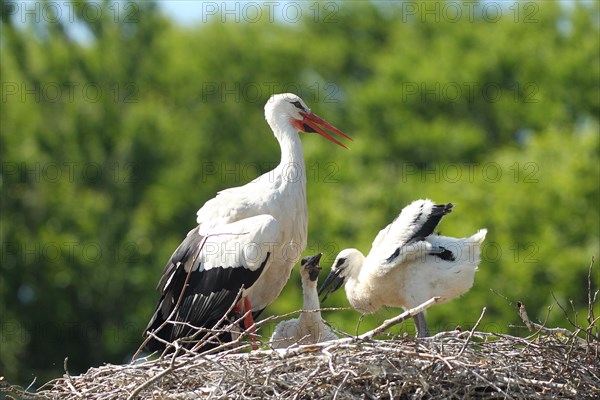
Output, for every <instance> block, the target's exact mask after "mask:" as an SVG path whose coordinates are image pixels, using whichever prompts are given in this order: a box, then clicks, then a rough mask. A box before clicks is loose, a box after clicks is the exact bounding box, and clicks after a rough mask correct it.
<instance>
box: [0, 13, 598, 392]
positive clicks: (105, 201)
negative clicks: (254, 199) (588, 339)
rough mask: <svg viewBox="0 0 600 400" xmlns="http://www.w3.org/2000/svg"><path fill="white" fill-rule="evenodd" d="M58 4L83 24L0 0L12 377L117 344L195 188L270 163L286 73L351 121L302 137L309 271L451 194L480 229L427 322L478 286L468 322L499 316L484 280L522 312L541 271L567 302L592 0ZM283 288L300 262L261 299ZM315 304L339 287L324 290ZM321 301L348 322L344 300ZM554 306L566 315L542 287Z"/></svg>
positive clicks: (136, 325) (588, 104)
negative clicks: (489, 11)
mask: <svg viewBox="0 0 600 400" xmlns="http://www.w3.org/2000/svg"><path fill="white" fill-rule="evenodd" d="M19 4H20V3H19ZM44 4H45V3H44ZM73 4H77V6H76V7H75V11H76V15H77V21H78V24H80V25H81V26H80V28H82V29H85V30H87V32H88V34H89V36H90V38H91V39H89V40H88V41H86V42H84V43H80V42H78V41H76V40H74V39H73V33H72V28H73V26H74V24H73V23H69V21H66V20H64V19H63V20H60V19H59V22H58V23H52V22H48V21H45V23H44V21H42V22H41V23H38V24H30V25H27V26H23V25H19V24H16V23H15V22H14V21H13V20H11V19H10V18H7V17H6V15H3V18H2V27H1V29H2V38H1V39H0V54H1V57H0V70H1V73H2V104H1V105H2V107H1V109H0V124H1V136H0V158H1V162H2V171H1V172H2V174H1V181H0V185H1V189H2V203H1V206H2V209H1V211H2V216H1V222H2V223H1V224H0V234H1V236H2V256H1V271H2V272H1V279H0V299H1V301H0V311H1V315H2V319H1V324H2V327H1V329H0V345H1V346H2V347H1V351H0V369H1V370H2V371H3V372H2V374H3V375H4V376H5V377H6V378H7V379H9V380H10V381H14V382H19V383H21V384H28V383H29V382H30V381H31V380H32V379H33V377H34V376H37V377H38V382H40V381H44V380H46V379H48V378H51V377H55V376H57V375H59V374H61V370H62V365H63V359H64V357H66V356H68V357H69V365H70V371H71V372H72V373H75V372H81V371H83V370H85V369H86V368H87V367H89V366H92V365H99V364H101V363H103V362H127V361H128V360H129V357H130V356H131V354H132V353H133V352H134V351H135V350H136V349H137V346H138V345H139V343H140V341H141V333H142V331H143V329H144V327H145V325H146V323H147V321H148V318H149V317H150V315H151V313H152V310H153V307H154V305H155V301H156V299H157V293H156V292H155V291H154V286H155V284H156V282H157V279H158V277H159V274H160V272H161V270H162V267H163V265H164V262H165V261H166V260H167V259H168V257H169V256H170V254H171V252H172V251H173V250H174V249H175V247H176V246H177V245H178V244H179V242H180V240H181V239H182V238H183V236H184V235H185V234H186V233H187V231H188V230H189V229H190V228H192V227H193V225H194V219H195V212H196V210H197V209H198V208H199V207H200V206H201V205H202V204H203V203H204V201H206V200H208V199H210V198H211V197H213V196H214V195H215V193H216V192H217V191H218V190H220V189H223V188H226V187H230V186H236V185H241V184H244V183H246V182H248V181H249V180H251V179H253V178H254V177H256V176H257V175H259V174H261V173H263V172H266V171H267V170H269V169H270V168H271V167H272V166H273V165H275V164H276V163H277V162H278V161H279V149H278V146H277V143H276V141H275V140H274V139H273V138H272V137H271V136H270V133H269V129H268V127H267V125H266V123H265V122H264V118H263V115H262V113H263V112H262V107H263V105H264V102H265V101H266V100H267V99H268V97H269V96H270V95H271V94H272V93H277V92H282V91H294V92H297V93H298V94H300V95H301V96H302V97H303V98H304V99H305V100H306V101H307V103H308V104H309V105H310V106H312V108H313V110H315V111H316V112H317V113H319V114H321V115H322V116H324V117H326V118H327V119H328V120H329V121H331V122H332V123H334V124H335V125H336V126H338V127H339V128H341V129H343V130H344V131H346V132H347V133H349V134H350V135H351V136H352V137H353V138H354V139H355V141H354V142H353V143H352V145H351V147H352V149H351V150H350V151H343V150H342V149H339V148H336V147H333V146H332V145H331V144H329V143H325V142H324V141H323V140H321V139H319V138H316V137H314V136H310V135H307V136H306V137H305V138H304V139H303V140H304V141H303V143H304V149H305V155H306V160H307V167H308V199H309V212H310V221H309V248H308V249H307V250H306V254H313V253H315V252H317V251H323V252H324V253H325V257H324V260H323V265H324V267H325V271H324V272H326V271H327V268H328V267H329V265H330V263H331V262H332V261H333V259H334V257H335V255H336V254H337V251H339V250H341V249H343V248H346V247H357V248H359V249H361V250H363V251H365V252H367V251H368V250H369V249H370V244H371V241H372V240H373V238H374V237H375V235H376V233H377V232H378V231H379V229H381V228H382V227H383V226H385V225H386V224H388V223H389V222H390V221H391V220H392V219H393V218H394V217H395V216H396V215H397V214H398V212H399V211H400V210H401V208H402V207H403V206H404V205H406V204H407V203H409V202H410V201H412V200H414V199H417V198H423V197H429V198H432V199H434V200H435V201H438V202H450V201H451V202H454V203H455V204H456V208H455V211H454V212H453V213H452V214H451V215H450V216H448V217H447V218H445V219H444V221H443V222H442V224H441V226H440V229H441V230H442V231H443V232H444V233H445V234H448V235H452V236H467V235H470V234H472V233H474V232H475V231H476V230H477V229H479V228H481V227H487V228H488V230H489V233H488V239H487V241H486V247H485V248H484V257H483V262H482V264H481V267H480V271H479V272H478V274H477V275H476V281H475V285H474V287H473V289H472V290H471V291H470V292H469V293H468V294H466V295H465V296H463V298H461V299H460V300H456V301H454V302H451V303H449V304H447V305H442V306H438V307H436V308H433V309H432V310H431V311H430V312H429V315H428V320H429V322H430V325H431V327H432V328H433V330H434V331H438V330H441V329H447V328H454V326H455V325H457V324H460V325H462V326H463V327H465V328H468V327H470V326H472V324H473V323H474V321H476V319H477V318H478V317H479V314H480V312H481V308H482V307H483V306H486V307H487V308H488V314H487V317H486V319H484V322H483V325H482V327H483V328H484V329H489V330H493V331H508V330H509V328H508V325H509V324H512V323H518V318H517V315H516V312H515V311H514V310H513V309H512V308H511V306H510V305H509V304H507V303H506V301H505V300H503V299H502V298H501V297H499V296H496V295H495V294H493V293H492V292H491V291H490V289H494V290H495V291H497V292H499V293H501V294H503V295H504V296H506V297H508V298H509V299H511V300H513V301H516V300H521V301H523V302H524V303H525V304H526V305H527V307H528V310H529V314H530V316H531V317H532V319H536V320H538V321H544V320H546V314H547V307H548V306H549V305H551V304H553V302H554V301H553V299H552V297H551V294H552V293H554V294H555V296H556V297H557V299H558V300H559V301H561V304H563V305H567V304H568V302H569V300H572V301H573V307H574V309H575V310H576V311H577V312H578V313H579V321H580V322H581V321H582V320H583V317H584V316H585V315H586V305H587V293H586V290H585V288H586V285H587V281H586V279H587V266H588V263H589V260H590V258H591V256H596V257H597V256H598V254H599V247H598V243H599V239H600V232H599V222H600V215H599V207H598V205H599V204H600V201H599V200H600V193H599V185H598V182H599V179H600V170H599V168H600V166H599V159H598V156H599V150H600V144H599V136H598V129H599V126H598V123H599V122H598V115H599V112H600V97H599V94H598V93H599V89H600V76H599V75H600V55H599V52H598V48H599V45H600V43H599V37H600V35H599V34H598V33H599V32H598V31H599V27H598V12H599V6H598V3H592V4H590V3H583V4H582V3H579V2H578V3H574V4H572V5H571V6H569V7H566V8H561V6H560V3H558V2H540V3H533V2H527V3H514V4H512V5H507V6H506V7H505V8H503V9H502V10H503V15H502V17H501V18H499V19H498V20H497V21H490V20H489V16H487V17H486V15H484V14H482V13H481V11H479V12H475V13H474V15H473V18H469V17H468V15H469V14H468V10H466V9H464V8H463V10H462V11H463V14H462V15H463V16H462V18H459V19H458V20H454V19H451V18H449V16H450V14H448V13H446V14H444V12H443V10H444V4H446V3H443V2H442V3H432V2H408V3H407V2H404V3H396V4H381V3H376V4H375V5H374V4H372V3H368V2H351V3H343V4H342V3H340V4H338V3H331V2H328V3H322V4H320V5H319V7H317V8H318V9H319V10H320V14H318V16H317V15H315V14H314V12H315V9H314V8H312V9H309V8H308V7H315V5H314V3H310V4H309V3H305V4H304V5H303V7H304V11H305V14H304V15H305V17H304V18H303V19H302V20H301V21H299V22H289V21H288V22H286V21H283V20H280V19H276V20H275V21H269V20H268V19H266V18H262V19H260V20H259V21H255V22H249V21H243V20H242V21H239V22H238V23H234V21H226V22H225V23H223V22H222V21H221V19H220V18H219V17H215V18H212V19H209V21H208V22H206V23H203V24H201V25H199V26H197V27H192V28H184V27H179V26H177V25H174V24H173V22H171V21H169V20H168V19H166V18H165V17H164V16H163V15H161V14H160V12H159V9H158V8H157V6H156V5H154V4H151V3H146V2H140V3H123V4H126V5H129V6H134V7H133V8H132V9H130V10H121V11H133V13H129V14H128V15H127V17H128V18H126V16H125V13H124V12H123V13H121V15H120V16H119V18H116V17H115V14H114V12H113V11H114V9H111V8H110V7H111V3H103V11H104V12H103V14H102V15H103V17H102V18H98V19H93V20H92V19H90V18H89V17H86V14H85V4H86V3H85V2H78V3H73ZM95 4H97V3H95ZM436 4H437V6H436ZM453 4H457V3H456V2H453ZM407 5H410V6H414V7H416V9H417V12H416V13H411V12H409V11H410V10H413V9H409V8H406V7H407ZM425 7H429V9H433V10H435V9H436V7H438V8H437V10H438V11H437V14H436V12H434V13H433V14H425V13H424V10H425ZM463 7H467V6H466V5H464V6H463ZM473 7H475V8H474V10H481V7H482V5H481V4H477V5H476V6H473ZM511 7H512V8H511ZM531 7H533V8H531ZM516 10H519V12H518V14H515V13H516V12H517V11H516ZM435 15H438V17H440V18H439V19H438V20H436V18H435ZM326 17H327V18H326ZM249 149H251V151H249ZM596 271H597V269H596ZM594 278H595V283H596V285H597V284H598V279H597V278H598V275H595V276H594ZM301 299H302V298H301V289H300V283H299V276H298V274H297V272H296V271H295V272H294V274H293V275H292V279H291V281H290V283H289V284H288V286H287V287H286V290H285V291H284V293H283V294H282V296H281V297H280V298H279V299H278V300H277V301H276V302H275V303H274V304H273V305H272V306H270V307H269V308H268V309H267V314H275V313H283V312H288V311H293V310H296V309H299V308H300V307H301ZM325 305H326V306H346V305H347V302H346V300H345V299H344V295H343V293H341V292H340V293H338V294H336V295H334V296H333V297H332V300H331V302H330V303H329V302H328V304H325ZM570 307H571V306H570V305H569V309H571V308H570ZM555 308H556V307H555ZM394 313H397V310H388V311H382V312H380V313H378V314H376V315H375V316H370V317H367V318H365V319H364V320H363V321H362V323H361V325H360V326H359V327H358V330H359V331H364V330H366V329H368V328H370V327H372V326H373V325H374V324H376V323H377V322H378V321H381V320H382V319H384V318H387V317H389V315H391V314H394ZM325 316H326V318H327V319H328V320H330V321H331V322H332V323H334V324H335V325H337V326H338V327H339V328H341V329H342V330H344V331H346V332H350V333H353V332H355V331H356V329H357V327H356V326H357V322H358V319H359V315H358V314H357V313H356V312H354V311H347V312H335V313H334V312H329V313H326V315H325ZM549 323H550V324H552V325H563V326H566V324H565V322H564V318H563V316H562V314H561V312H560V311H558V310H556V309H555V310H553V311H552V312H550V314H549ZM406 325H407V326H406V329H407V330H411V327H410V323H408V324H406ZM267 331H268V327H267V328H266V329H265V332H263V333H265V334H268V333H270V332H267Z"/></svg>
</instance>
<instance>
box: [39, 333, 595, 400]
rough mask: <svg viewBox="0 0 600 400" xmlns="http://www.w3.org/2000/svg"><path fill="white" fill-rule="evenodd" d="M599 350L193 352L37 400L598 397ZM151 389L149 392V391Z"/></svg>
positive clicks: (496, 344) (443, 347)
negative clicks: (212, 353) (208, 353)
mask: <svg viewBox="0 0 600 400" xmlns="http://www.w3.org/2000/svg"><path fill="white" fill-rule="evenodd" d="M599 351H600V346H599V343H598V342H595V341H594V342H588V341H584V340H581V339H579V338H577V337H566V336H563V335H555V334H551V335H546V334H541V333H539V334H536V335H534V336H532V337H530V338H526V339H525V338H519V337H514V336H509V335H500V334H491V333H484V332H458V331H452V332H444V333H441V334H438V335H436V336H435V337H433V338H427V339H414V338H410V337H406V336H405V337H390V338H387V339H385V340H373V339H366V340H354V339H350V340H346V339H341V340H340V341H336V342H329V343H320V344H317V345H305V346H299V347H295V348H290V349H287V350H274V351H273V350H259V351H252V352H249V353H231V352H229V353H225V354H217V355H202V354H192V353H190V352H186V353H184V354H182V355H179V356H178V357H176V358H174V357H172V355H171V356H163V357H161V358H159V359H156V360H152V361H148V360H145V361H143V362H140V363H138V364H130V365H110V364H109V365H104V366H101V367H98V368H91V369H89V370H88V371H87V372H86V373H85V374H83V375H79V376H72V377H71V376H67V375H65V376H64V377H62V378H59V379H56V380H54V381H51V382H49V383H48V384H46V385H45V387H43V388H42V390H40V391H39V392H38V393H37V394H36V395H34V396H33V397H34V398H38V399H82V398H85V399H103V400H107V399H128V398H143V399H196V398H211V399H224V398H227V399H229V398H240V399H264V398H268V397H272V398H292V399H308V398H338V399H343V398H366V399H384V398H415V399H419V398H431V397H435V398H448V399H454V398H456V399H462V398H465V397H477V398H513V399H526V398H527V399H530V398H543V399H546V398H547V399H554V398H572V399H584V398H588V399H595V398H599V397H600V375H599V374H600V368H599V361H598V360H599V359H598V353H599ZM148 382H150V384H148Z"/></svg>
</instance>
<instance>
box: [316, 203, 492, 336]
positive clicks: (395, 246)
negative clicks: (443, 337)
mask: <svg viewBox="0 0 600 400" xmlns="http://www.w3.org/2000/svg"><path fill="white" fill-rule="evenodd" d="M451 211H452V204H451V203H448V204H435V203H433V202H432V201H431V200H416V201H414V202H412V203H411V204H409V205H408V206H406V207H405V208H404V209H403V210H402V212H401V213H400V215H399V216H398V218H396V219H395V220H394V222H392V223H391V224H389V225H388V226H387V227H386V228H384V229H382V230H381V231H380V232H379V234H378V235H377V237H376V238H375V240H374V241H373V246H372V247H371V251H370V252H369V254H368V255H367V256H366V257H365V256H364V255H363V253H361V252H360V251H359V250H357V249H346V250H342V251H341V252H340V254H339V255H338V256H337V257H336V259H335V261H334V263H333V266H332V268H331V272H330V273H329V276H327V279H325V282H324V283H323V286H322V287H321V289H320V290H319V294H321V293H323V292H325V297H324V298H323V301H325V299H326V298H327V296H328V295H329V294H331V293H332V292H334V291H336V290H337V289H339V288H340V287H342V285H344V284H345V285H346V297H347V298H348V301H349V302H350V304H351V305H352V307H354V308H355V309H356V310H358V311H360V312H362V313H373V312H376V311H377V310H379V309H380V308H381V307H384V306H389V307H402V308H404V309H411V308H414V307H416V306H418V305H420V304H422V303H424V302H425V301H427V300H429V299H430V298H432V297H434V296H439V297H440V302H446V301H449V300H452V299H454V298H456V297H459V296H460V295H462V294H464V293H466V292H467V291H468V290H469V289H470V288H471V286H473V280H474V278H475V271H476V270H477V266H478V264H479V261H480V258H479V254H480V248H481V244H482V243H483V241H484V239H485V236H486V233H487V230H486V229H480V230H479V231H478V232H477V233H475V234H474V235H473V236H471V237H467V238H460V239H459V238H453V237H447V236H440V235H435V234H434V233H433V231H434V229H435V228H436V226H437V225H438V223H439V222H440V220H441V219H442V217H443V216H444V215H446V214H448V213H450V212H451ZM414 320H415V325H416V328H417V336H419V337H425V336H429V329H428V327H427V323H426V321H425V316H424V315H423V313H419V314H417V315H415V316H414Z"/></svg>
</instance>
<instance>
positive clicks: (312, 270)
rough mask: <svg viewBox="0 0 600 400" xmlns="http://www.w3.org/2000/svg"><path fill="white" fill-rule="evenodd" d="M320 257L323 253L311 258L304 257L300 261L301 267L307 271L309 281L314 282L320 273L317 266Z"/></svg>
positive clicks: (319, 266) (319, 268) (319, 267)
mask: <svg viewBox="0 0 600 400" xmlns="http://www.w3.org/2000/svg"><path fill="white" fill-rule="evenodd" d="M321 256H323V253H319V254H316V255H314V256H312V257H304V258H303V259H302V262H301V265H302V267H303V268H306V270H307V271H308V278H309V279H310V280H311V281H316V280H317V278H318V277H319V273H320V272H321V265H319V261H321Z"/></svg>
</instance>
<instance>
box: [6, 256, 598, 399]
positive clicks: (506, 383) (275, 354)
mask: <svg viewBox="0 0 600 400" xmlns="http://www.w3.org/2000/svg"><path fill="white" fill-rule="evenodd" d="M592 265H593V261H592V264H591V265H590V269H589V274H588V294H589V296H588V297H589V310H588V316H587V322H588V327H587V328H583V327H581V326H579V325H577V324H576V323H575V322H573V321H572V320H571V319H570V318H569V316H568V314H567V312H566V310H565V309H564V308H563V307H562V306H561V305H560V303H558V301H557V304H558V305H559V307H561V309H562V310H563V311H564V312H565V316H566V319H567V321H568V322H569V323H570V325H571V326H573V327H574V328H575V331H574V332H571V331H569V330H567V329H564V328H547V327H545V326H543V325H539V324H536V323H534V322H532V321H530V320H529V317H528V316H527V311H526V310H525V306H524V305H523V304H522V303H520V302H519V303H517V308H518V313H519V316H520V317H521V319H522V320H523V322H524V323H525V326H526V327H527V328H528V329H529V330H531V331H533V332H534V333H533V334H532V335H531V336H529V337H527V338H521V337H515V336H511V335H504V334H498V333H486V332H477V331H476V329H477V327H478V326H479V323H480V322H481V320H482V319H483V317H484V315H485V312H486V310H485V308H484V309H483V312H482V314H481V317H480V318H479V320H478V321H477V323H476V324H475V326H474V327H473V329H472V330H471V331H465V332H463V331H451V332H442V333H439V334H437V335H435V336H434V337H431V338H421V339H415V338H411V337H408V336H402V337H397V336H396V337H394V336H389V335H387V337H386V338H385V339H383V340H382V339H379V340H375V339H374V338H375V337H376V336H380V335H382V334H383V333H384V331H385V330H387V329H388V328H390V327H391V326H393V325H395V324H397V323H400V322H402V321H404V320H406V319H407V318H409V317H412V316H413V315H415V314H417V313H419V312H422V311H423V310H424V309H426V308H427V307H429V306H430V305H432V304H434V303H435V302H436V301H437V298H434V299H431V300H429V301H428V302H426V303H424V304H422V305H420V306H419V307H416V308H414V309H412V310H408V311H406V312H405V313H403V314H401V315H399V316H397V317H395V318H392V319H391V320H388V321H385V322H384V323H383V324H382V325H380V326H379V327H377V328H375V329H373V330H372V331H369V332H367V333H364V334H362V335H360V336H358V337H346V338H344V339H339V340H337V341H332V342H325V343H318V344H313V345H303V346H296V347H291V348H288V349H285V350H256V351H251V352H243V351H244V350H248V349H249V348H250V347H251V344H249V343H248V342H245V341H244V340H243V339H244V338H245V337H246V335H247V334H248V333H247V332H244V333H242V335H241V336H240V337H239V338H238V339H236V340H235V341H234V342H233V343H231V344H229V345H228V346H229V348H228V349H226V348H225V347H223V348H221V349H219V350H224V351H222V352H221V353H217V354H207V353H198V352H195V351H193V350H188V349H186V348H185V347H182V346H180V343H179V342H178V341H175V342H174V343H173V344H170V345H169V350H170V351H171V352H170V353H163V354H162V355H161V356H160V357H159V358H158V359H155V360H148V359H143V360H141V361H140V360H138V362H137V363H132V364H128V365H110V364H108V365H104V366H101V367H98V368H90V369H89V370H88V371H87V372H86V373H85V374H82V375H79V376H71V375H69V373H68V372H67V365H66V360H65V372H66V373H65V375H64V376H63V377H62V378H59V379H55V380H53V381H50V382H48V383H47V384H45V385H44V386H42V388H41V389H40V390H39V391H38V392H37V393H35V394H29V393H26V392H24V391H23V390H19V389H15V388H9V390H8V393H9V394H7V395H6V396H7V398H11V397H12V394H15V393H16V394H17V396H22V397H23V398H33V399H61V400H71V399H102V400H112V399H127V400H133V399H165V400H166V399H181V400H183V399H186V400H187V399H199V398H202V399H204V398H207V399H231V398H239V399H264V398H282V399H312V398H333V399H346V398H352V399H354V398H364V399H386V398H390V399H391V398H410V399H420V398H445V399H462V398H466V397H469V398H506V399H532V398H535V399H555V398H566V399H598V398H600V335H599V334H600V327H599V326H598V325H597V324H598V321H599V320H600V317H595V316H594V305H595V304H596V301H597V298H598V293H599V291H598V290H595V291H593V290H592V279H591V272H592ZM261 322H262V321H261ZM259 325H260V323H259ZM217 334H218V332H217ZM1 384H2V377H0V385H1ZM1 391H2V390H1V388H0V392H1ZM5 391H6V390H5Z"/></svg>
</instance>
